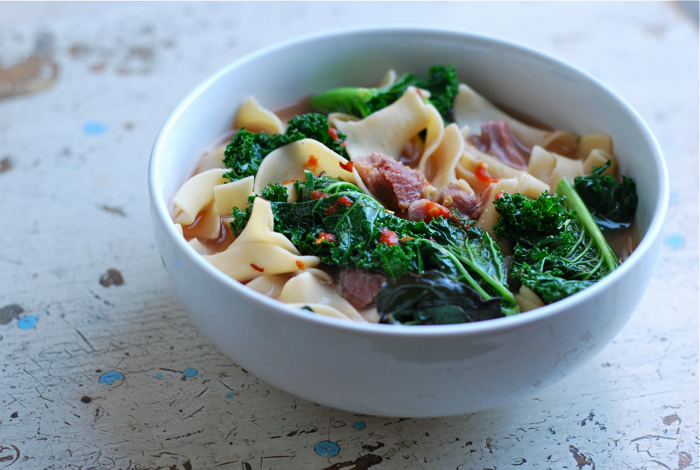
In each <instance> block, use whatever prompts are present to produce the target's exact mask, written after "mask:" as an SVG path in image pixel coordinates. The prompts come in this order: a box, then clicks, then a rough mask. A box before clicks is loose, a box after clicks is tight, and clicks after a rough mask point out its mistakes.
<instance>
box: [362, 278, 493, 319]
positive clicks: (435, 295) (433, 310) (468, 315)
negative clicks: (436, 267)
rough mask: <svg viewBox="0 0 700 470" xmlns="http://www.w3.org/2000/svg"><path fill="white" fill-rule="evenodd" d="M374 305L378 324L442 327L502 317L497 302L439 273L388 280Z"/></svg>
mask: <svg viewBox="0 0 700 470" xmlns="http://www.w3.org/2000/svg"><path fill="white" fill-rule="evenodd" d="M376 301H377V312H378V313H379V316H380V321H381V322H382V323H395V324H396V323H400V324H404V325H444V324H454V323H467V322H474V321H481V320H490V319H492V318H498V317H502V316H504V315H503V312H501V305H500V302H499V299H498V298H492V299H488V300H486V299H483V298H482V297H481V296H480V295H479V294H478V293H477V292H476V291H475V290H474V289H470V288H469V287H468V286H467V285H465V284H463V283H461V282H457V281H454V280H452V279H450V278H449V277H447V276H446V275H445V274H443V273H441V272H439V271H427V272H425V273H423V274H422V275H420V276H416V275H415V274H403V275H402V276H401V277H399V278H398V279H389V280H388V281H387V283H386V284H385V285H384V286H383V287H382V289H381V290H380V291H379V293H378V294H377V299H376Z"/></svg>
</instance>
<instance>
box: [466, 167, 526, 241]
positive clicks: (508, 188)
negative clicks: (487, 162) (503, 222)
mask: <svg viewBox="0 0 700 470" xmlns="http://www.w3.org/2000/svg"><path fill="white" fill-rule="evenodd" d="M517 188H518V180H517V179H515V178H508V179H503V180H501V181H499V182H498V183H494V184H493V185H491V186H490V187H489V188H487V189H486V191H490V193H489V195H488V197H489V199H488V202H487V203H486V206H484V211H483V212H482V213H481V217H479V220H478V221H477V222H476V226H477V227H481V228H483V229H484V230H486V231H487V232H489V235H491V236H493V226H494V224H495V223H496V221H497V220H498V211H496V205H495V204H494V200H495V199H496V196H497V195H498V194H499V193H501V192H503V193H508V194H515V193H516V192H517Z"/></svg>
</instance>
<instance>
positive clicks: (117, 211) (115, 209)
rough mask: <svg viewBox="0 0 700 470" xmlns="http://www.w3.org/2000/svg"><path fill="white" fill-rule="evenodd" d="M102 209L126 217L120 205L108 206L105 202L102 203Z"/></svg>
mask: <svg viewBox="0 0 700 470" xmlns="http://www.w3.org/2000/svg"><path fill="white" fill-rule="evenodd" d="M102 210H103V211H106V212H111V213H112V214H117V215H121V216H122V217H126V213H125V212H124V209H122V208H121V207H117V206H108V205H107V204H103V205H102Z"/></svg>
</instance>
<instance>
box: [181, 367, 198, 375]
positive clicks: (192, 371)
mask: <svg viewBox="0 0 700 470" xmlns="http://www.w3.org/2000/svg"><path fill="white" fill-rule="evenodd" d="M182 375H184V376H185V377H194V376H195V375H197V369H193V368H192V367H188V368H187V369H185V370H183V371H182Z"/></svg>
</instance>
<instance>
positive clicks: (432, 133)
mask: <svg viewBox="0 0 700 470" xmlns="http://www.w3.org/2000/svg"><path fill="white" fill-rule="evenodd" d="M427 110H428V127H427V129H426V133H425V144H424V146H423V155H421V157H420V162H419V163H418V171H420V172H421V173H423V174H424V175H426V176H427V172H426V167H427V166H428V162H429V160H430V156H431V155H432V154H433V152H435V150H436V149H437V148H438V146H439V145H440V142H442V136H443V135H444V133H445V123H444V121H443V120H442V116H441V115H440V112H439V111H438V110H437V108H435V106H433V105H432V104H428V105H427Z"/></svg>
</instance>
